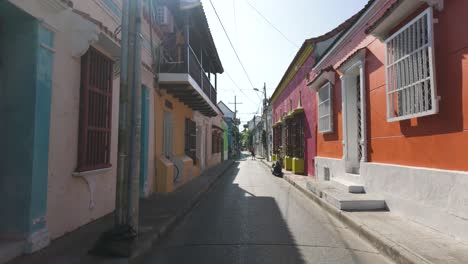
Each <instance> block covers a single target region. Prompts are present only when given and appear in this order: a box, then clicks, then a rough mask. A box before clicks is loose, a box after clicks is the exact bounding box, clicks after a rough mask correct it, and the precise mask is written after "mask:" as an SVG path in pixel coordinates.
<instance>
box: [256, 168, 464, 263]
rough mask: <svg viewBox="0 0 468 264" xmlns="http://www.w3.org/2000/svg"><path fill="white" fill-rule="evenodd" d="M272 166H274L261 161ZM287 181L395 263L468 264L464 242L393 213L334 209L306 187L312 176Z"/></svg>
mask: <svg viewBox="0 0 468 264" xmlns="http://www.w3.org/2000/svg"><path fill="white" fill-rule="evenodd" d="M261 162H262V163H263V164H265V165H266V166H268V167H271V163H270V162H267V161H265V160H261ZM283 172H285V173H284V176H283V177H284V179H285V180H286V181H287V182H289V183H290V184H292V185H293V186H294V187H296V188H297V189H299V190H300V191H301V192H303V193H304V194H305V195H306V196H307V197H308V198H310V199H311V200H313V201H314V202H316V203H317V204H318V205H320V206H321V207H322V208H323V209H325V210H326V211H327V212H328V213H330V214H331V215H333V216H334V217H336V218H337V219H339V220H340V221H342V222H343V223H344V224H346V225H347V226H348V227H349V228H350V229H351V230H353V231H354V232H355V233H357V234H358V235H359V236H361V237H363V238H364V239H366V240H367V241H369V242H370V243H371V244H372V245H373V246H374V247H376V248H377V249H378V250H379V251H381V252H382V253H383V254H385V255H387V256H388V257H390V259H392V260H393V261H395V262H396V263H408V264H409V263H425V264H429V263H434V264H447V263H450V264H458V263H460V264H462V263H468V243H463V242H460V241H457V240H455V239H454V238H452V237H450V236H447V235H445V234H443V233H440V232H437V231H435V230H433V229H431V228H428V227H425V226H423V225H421V224H418V223H415V222H413V221H410V220H408V219H405V218H403V217H400V216H398V215H395V214H393V213H392V212H387V211H385V212H382V211H378V212H374V211H370V212H345V211H340V210H338V209H336V208H335V207H333V206H331V205H330V204H328V203H327V202H325V200H323V199H321V198H320V197H319V196H317V195H315V194H314V193H313V192H311V191H310V190H309V189H308V188H307V182H308V181H315V180H314V179H313V178H312V177H307V176H302V175H295V174H293V173H291V172H288V171H284V170H283Z"/></svg>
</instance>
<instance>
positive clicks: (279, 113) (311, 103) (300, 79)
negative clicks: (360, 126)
mask: <svg viewBox="0 0 468 264" xmlns="http://www.w3.org/2000/svg"><path fill="white" fill-rule="evenodd" d="M312 50H313V47H312V44H308V45H307V48H306V50H301V52H298V55H296V58H295V60H294V61H293V62H292V64H291V65H294V66H293V67H292V69H290V71H287V72H286V73H285V75H290V76H289V80H285V81H283V82H282V83H280V85H279V86H278V88H277V89H276V90H275V92H274V93H273V95H272V98H271V103H272V115H273V124H274V131H275V130H276V132H277V137H280V138H281V141H280V142H281V143H280V144H278V143H279V142H277V144H273V145H274V146H273V153H274V154H276V155H287V153H286V152H287V150H286V145H287V141H288V139H287V136H286V135H281V136H280V135H279V134H280V133H281V134H283V133H285V129H286V128H285V126H286V122H289V121H287V118H286V116H287V115H290V114H291V115H292V113H293V111H294V110H296V109H302V111H303V112H301V113H298V114H297V115H296V116H294V117H293V116H291V117H292V118H297V119H302V120H303V121H302V124H303V126H302V127H301V130H302V133H300V134H301V135H300V136H301V137H302V140H301V145H302V146H300V148H301V150H298V151H300V152H301V153H291V155H290V156H291V158H292V157H296V158H300V159H302V160H303V161H304V165H303V170H302V171H298V173H299V174H306V175H311V176H313V175H315V172H314V158H315V155H316V147H315V137H316V134H315V126H316V115H317V114H316V110H315V109H316V108H315V100H310V98H314V95H315V94H314V92H313V91H311V90H310V89H308V88H307V85H306V75H307V72H308V71H309V69H310V68H311V67H312V64H313V63H314V58H313V56H312V54H314V53H313V52H312ZM279 131H281V132H279ZM289 136H291V135H289ZM298 136H299V135H298ZM298 147H299V146H298ZM291 148H292V146H291ZM291 151H293V150H291ZM288 156H289V155H288Z"/></svg>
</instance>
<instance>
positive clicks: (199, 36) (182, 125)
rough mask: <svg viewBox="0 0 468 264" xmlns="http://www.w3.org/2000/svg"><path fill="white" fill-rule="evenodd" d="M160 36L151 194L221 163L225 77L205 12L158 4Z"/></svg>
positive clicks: (165, 189) (173, 3)
mask: <svg viewBox="0 0 468 264" xmlns="http://www.w3.org/2000/svg"><path fill="white" fill-rule="evenodd" d="M156 8H157V10H158V12H159V14H160V15H159V16H157V17H156V19H157V23H158V25H159V27H160V28H161V29H162V31H163V35H164V40H163V41H162V42H161V46H162V47H161V50H160V51H159V52H160V54H161V57H160V60H159V73H158V77H157V78H158V79H157V82H156V84H155V87H156V92H155V93H154V104H155V108H154V122H155V127H156V131H155V133H154V135H153V137H154V142H155V145H154V147H155V150H154V151H155V155H154V158H155V163H156V174H155V175H154V180H153V181H152V182H151V184H150V186H151V187H150V188H151V190H153V191H156V192H170V191H172V190H174V189H175V188H177V187H179V186H181V185H183V184H184V183H185V182H187V181H188V180H190V179H191V178H192V177H196V176H198V175H200V173H201V171H203V170H204V169H206V168H209V167H211V166H214V165H216V164H218V163H220V162H221V147H222V131H223V130H222V128H221V121H222V113H221V111H220V110H219V108H218V107H217V101H216V98H217V77H216V76H217V74H219V73H223V71H224V70H223V67H222V64H221V61H220V59H219V56H218V53H217V50H216V46H215V44H214V41H213V38H212V36H211V32H210V29H209V26H208V22H207V20H206V16H205V12H204V10H203V6H202V5H201V4H200V5H198V6H194V7H193V8H190V9H181V8H180V5H179V1H161V2H159V3H158V5H157V7H156Z"/></svg>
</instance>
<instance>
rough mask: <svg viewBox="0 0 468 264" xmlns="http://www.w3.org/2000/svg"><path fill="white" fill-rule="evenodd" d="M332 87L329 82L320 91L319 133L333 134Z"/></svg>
mask: <svg viewBox="0 0 468 264" xmlns="http://www.w3.org/2000/svg"><path fill="white" fill-rule="evenodd" d="M331 93H332V87H331V84H330V83H329V82H328V83H326V84H325V85H324V86H322V87H321V88H320V89H319V91H318V119H319V121H318V131H319V133H322V134H325V133H331V132H333V112H332V96H331Z"/></svg>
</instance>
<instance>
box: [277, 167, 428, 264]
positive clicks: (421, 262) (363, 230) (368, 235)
mask: <svg viewBox="0 0 468 264" xmlns="http://www.w3.org/2000/svg"><path fill="white" fill-rule="evenodd" d="M284 179H285V181H286V182H288V183H289V184H291V185H292V186H294V187H295V188H296V189H298V190H299V191H301V192H302V193H303V194H305V196H307V197H308V198H309V199H311V200H312V201H314V202H315V203H316V204H318V205H319V206H320V207H321V208H323V209H325V210H326V211H327V212H328V213H329V214H331V215H332V216H334V217H336V218H337V219H338V220H340V221H341V222H342V223H344V224H345V225H347V226H348V227H349V228H350V229H351V230H352V231H353V232H354V233H356V234H357V235H358V236H359V237H361V238H363V239H365V240H367V241H368V242H369V243H370V244H372V245H373V246H374V247H375V248H376V249H377V250H379V251H380V252H381V253H383V254H384V255H385V256H387V257H388V258H390V259H391V260H393V261H395V262H396V263H401V264H429V263H431V262H429V261H427V260H426V259H424V258H423V257H421V256H419V255H418V254H417V253H415V252H412V251H410V250H408V249H406V248H404V247H403V246H401V245H398V244H396V243H395V242H393V241H391V240H389V239H388V238H386V237H384V236H382V235H380V234H378V233H376V232H375V231H373V230H372V229H370V228H368V227H367V226H366V225H364V224H361V223H359V221H357V220H356V219H354V218H353V217H350V216H349V215H347V214H345V213H343V212H342V211H340V210H338V209H336V208H335V207H332V206H331V205H330V204H328V203H327V202H325V201H324V200H322V199H321V198H319V197H318V196H316V195H315V194H313V193H312V192H310V191H309V190H307V189H306V188H304V187H303V186H300V185H298V184H296V183H295V182H294V181H293V180H292V179H290V178H289V177H288V176H287V175H285V176H284Z"/></svg>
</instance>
